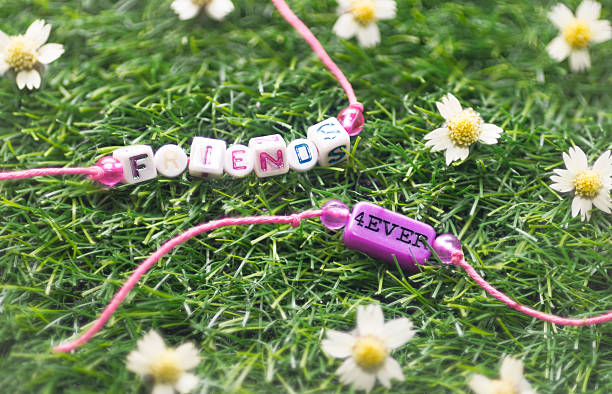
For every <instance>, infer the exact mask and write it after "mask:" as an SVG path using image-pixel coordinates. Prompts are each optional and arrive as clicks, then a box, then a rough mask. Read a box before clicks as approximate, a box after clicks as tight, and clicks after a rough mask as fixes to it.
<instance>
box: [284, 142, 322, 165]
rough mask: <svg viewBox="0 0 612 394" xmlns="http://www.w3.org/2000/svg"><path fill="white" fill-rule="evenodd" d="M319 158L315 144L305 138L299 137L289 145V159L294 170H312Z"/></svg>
mask: <svg viewBox="0 0 612 394" xmlns="http://www.w3.org/2000/svg"><path fill="white" fill-rule="evenodd" d="M318 159H319V152H318V151H317V147H316V146H315V144H314V143H313V142H312V141H310V140H307V139H305V138H300V139H297V140H295V141H293V142H291V143H290V144H289V146H288V147H287V161H288V162H289V167H291V169H292V170H294V171H299V172H304V171H309V170H312V168H313V167H314V166H315V165H316V164H317V160H318Z"/></svg>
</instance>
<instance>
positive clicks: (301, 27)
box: [272, 0, 363, 111]
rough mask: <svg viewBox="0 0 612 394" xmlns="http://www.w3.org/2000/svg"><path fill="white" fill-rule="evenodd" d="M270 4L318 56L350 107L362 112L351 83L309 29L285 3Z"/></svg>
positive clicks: (276, 0)
mask: <svg viewBox="0 0 612 394" xmlns="http://www.w3.org/2000/svg"><path fill="white" fill-rule="evenodd" d="M272 3H274V5H275V6H276V8H277V9H278V12H280V14H281V15H282V16H283V18H285V20H286V21H287V22H289V24H290V25H291V26H293V27H294V28H295V30H297V32H298V33H300V35H301V36H302V38H303V39H304V40H305V41H306V42H307V43H308V44H310V47H311V48H312V50H313V51H314V52H315V53H316V54H317V56H319V58H320V59H321V61H322V62H323V64H324V65H325V67H327V69H328V70H329V71H330V72H331V73H332V74H333V75H334V76H335V77H336V79H337V80H338V82H339V83H340V85H341V86H342V88H343V89H344V91H345V92H346V95H347V97H348V100H349V103H350V105H351V106H354V107H356V108H359V109H360V110H361V111H363V105H362V104H361V103H360V102H359V101H357V97H356V96H355V92H353V87H352V86H351V83H350V82H349V81H348V79H346V77H345V76H344V74H343V73H342V70H340V68H339V67H338V66H337V65H336V63H334V61H333V60H332V59H331V58H330V57H329V55H328V54H327V52H325V49H324V48H323V46H322V45H321V43H320V42H319V40H317V38H316V37H315V36H314V34H312V32H311V31H310V29H308V26H306V25H305V24H304V22H302V21H301V20H300V18H298V17H297V16H296V15H295V14H294V13H293V11H291V8H289V6H288V5H287V3H286V2H285V1H283V0H272Z"/></svg>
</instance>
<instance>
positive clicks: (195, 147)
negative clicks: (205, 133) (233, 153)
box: [189, 137, 226, 178]
mask: <svg viewBox="0 0 612 394" xmlns="http://www.w3.org/2000/svg"><path fill="white" fill-rule="evenodd" d="M225 148H226V144H225V141H221V140H216V139H213V138H204V137H195V138H194V139H193V142H192V143H191V154H190V156H189V174H190V175H193V176H200V177H207V176H210V177H213V178H219V177H221V175H223V156H224V155H225Z"/></svg>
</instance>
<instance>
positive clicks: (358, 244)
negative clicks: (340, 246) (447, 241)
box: [343, 202, 436, 271]
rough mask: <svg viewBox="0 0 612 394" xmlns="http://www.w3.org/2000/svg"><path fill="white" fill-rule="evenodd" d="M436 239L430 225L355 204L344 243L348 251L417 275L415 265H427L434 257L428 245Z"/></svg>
mask: <svg viewBox="0 0 612 394" xmlns="http://www.w3.org/2000/svg"><path fill="white" fill-rule="evenodd" d="M435 238H436V232H435V230H434V229H433V227H431V226H430V225H428V224H425V223H421V222H419V221H416V220H414V219H410V218H408V217H406V216H404V215H400V214H399V213H395V212H393V211H389V210H387V209H385V208H382V207H379V206H378V205H375V204H372V203H369V202H360V203H357V204H355V206H354V207H353V211H352V212H351V217H350V218H349V221H348V225H347V226H346V228H345V229H344V235H343V241H344V244H345V245H346V247H347V248H349V249H355V250H360V251H362V252H364V253H366V254H368V255H370V256H372V257H375V258H378V259H380V260H383V261H386V262H387V263H390V264H395V261H394V260H393V256H395V257H396V258H397V262H398V263H399V265H400V267H402V268H403V269H407V270H411V271H414V270H416V265H415V264H425V261H426V260H427V259H428V258H429V255H430V254H431V252H430V250H429V247H428V246H427V243H429V244H431V243H433V241H434V240H435Z"/></svg>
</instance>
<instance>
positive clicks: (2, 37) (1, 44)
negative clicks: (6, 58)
mask: <svg viewBox="0 0 612 394" xmlns="http://www.w3.org/2000/svg"><path fill="white" fill-rule="evenodd" d="M10 42H11V38H10V37H9V36H8V35H7V34H6V33H5V32H3V31H2V30H0V52H4V48H6V46H7V45H8V44H9V43H10Z"/></svg>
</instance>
